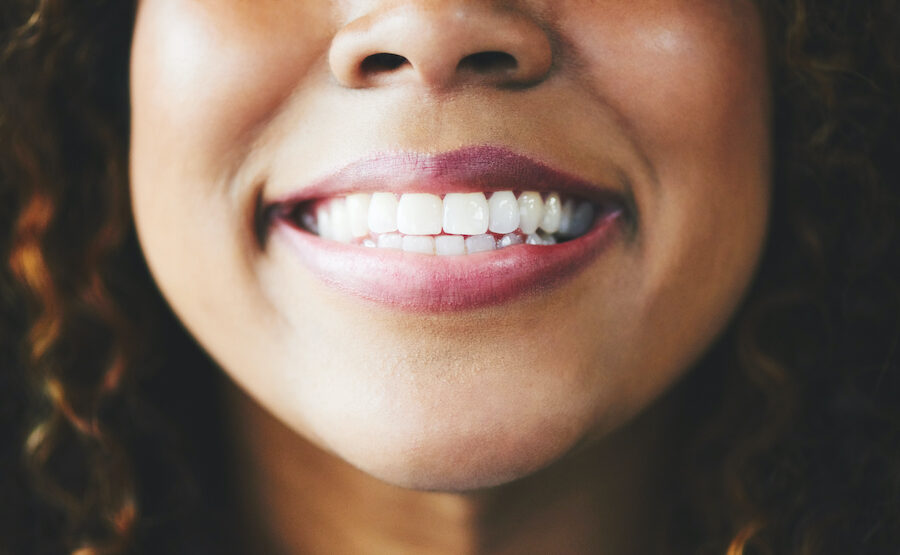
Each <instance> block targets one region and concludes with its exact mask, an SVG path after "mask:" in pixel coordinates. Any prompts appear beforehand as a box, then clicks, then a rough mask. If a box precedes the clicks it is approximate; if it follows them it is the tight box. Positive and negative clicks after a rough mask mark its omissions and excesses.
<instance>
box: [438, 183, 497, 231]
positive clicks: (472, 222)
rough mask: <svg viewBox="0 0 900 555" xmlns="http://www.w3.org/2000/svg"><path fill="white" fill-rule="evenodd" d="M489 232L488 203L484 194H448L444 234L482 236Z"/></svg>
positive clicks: (445, 197)
mask: <svg viewBox="0 0 900 555" xmlns="http://www.w3.org/2000/svg"><path fill="white" fill-rule="evenodd" d="M487 230H488V202H487V199H486V198H485V197H484V193H448V194H447V195H445V196H444V232H445V233H450V234H453V235H481V234H482V233H485V232H487Z"/></svg>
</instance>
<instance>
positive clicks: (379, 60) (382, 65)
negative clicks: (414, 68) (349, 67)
mask: <svg viewBox="0 0 900 555" xmlns="http://www.w3.org/2000/svg"><path fill="white" fill-rule="evenodd" d="M406 64H409V60H407V59H406V58H404V57H403V56H400V55H398V54H390V53H387V52H379V53H378V54H372V55H370V56H366V58H365V59H364V60H363V61H362V64H360V69H361V70H362V72H363V73H364V74H369V75H371V74H375V73H385V72H391V71H394V70H395V69H397V68H399V67H401V66H403V65H406Z"/></svg>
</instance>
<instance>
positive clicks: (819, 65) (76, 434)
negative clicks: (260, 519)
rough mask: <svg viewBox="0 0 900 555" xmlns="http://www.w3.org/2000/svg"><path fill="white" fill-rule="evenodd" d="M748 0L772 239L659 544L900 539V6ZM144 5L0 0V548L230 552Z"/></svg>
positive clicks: (732, 546) (791, 548)
mask: <svg viewBox="0 0 900 555" xmlns="http://www.w3.org/2000/svg"><path fill="white" fill-rule="evenodd" d="M757 3H758V4H759V6H760V10H761V12H762V13H763V17H764V19H765V21H766V27H767V30H768V34H769V36H768V44H769V48H768V52H769V57H770V64H769V65H770V72H771V75H772V82H773V84H774V85H773V87H774V90H773V97H774V99H775V104H774V141H773V145H774V146H773V148H774V154H775V169H774V175H773V179H774V189H773V190H774V193H773V198H772V214H773V215H772V220H771V224H770V225H771V228H770V236H769V242H768V245H767V248H766V253H765V255H764V258H763V261H762V263H761V267H760V269H759V272H758V275H757V278H756V280H755V282H754V285H753V287H752V289H751V291H750V292H749V294H748V296H747V299H746V301H745V303H744V305H743V306H742V307H741V309H740V310H739V312H738V313H737V315H736V316H735V318H734V319H733V321H732V323H731V324H730V325H729V327H728V328H727V329H726V330H725V331H724V333H723V335H722V336H721V337H720V338H719V340H718V341H717V343H716V345H715V346H714V347H713V348H712V350H711V351H710V352H709V353H708V354H707V355H706V357H705V358H704V360H703V361H701V362H700V363H699V364H698V365H697V368H696V369H695V370H694V371H693V372H692V373H691V374H690V375H689V376H688V377H687V378H686V380H685V381H684V382H683V383H682V384H680V385H679V391H680V393H681V395H683V397H684V399H686V401H687V402H686V403H685V410H683V411H682V412H681V415H680V418H681V419H682V421H681V422H679V423H678V428H679V429H680V430H681V436H680V437H679V438H678V440H677V441H679V445H680V446H682V448H680V449H679V450H678V452H679V456H680V457H681V460H680V461H673V462H675V463H676V464H673V465H672V468H673V472H676V473H678V477H679V480H677V481H675V483H677V484H678V486H677V487H674V488H673V490H672V491H669V492H666V493H667V496H666V497H667V498H668V499H670V500H671V501H670V503H671V511H670V512H671V515H672V516H671V518H670V519H669V522H668V525H667V526H666V535H665V536H664V538H663V539H662V541H663V542H664V544H663V545H665V547H664V548H662V551H664V552H669V553H716V554H725V553H727V554H729V555H737V554H751V553H797V554H811V553H889V552H895V551H896V550H897V549H898V546H900V395H898V394H900V363H898V352H897V351H898V342H900V267H898V266H900V229H898V223H897V220H898V216H900V3H898V1H897V0H866V1H865V2H859V1H855V0H757ZM134 10H135V6H134V3H133V2H123V1H113V0H87V1H84V2H79V3H77V5H76V3H75V2H72V1H68V2H67V1H63V0H7V1H6V2H4V3H3V4H2V5H0V253H2V261H3V262H2V264H0V499H2V501H0V554H2V555H5V554H12V553H15V554H24V553H70V554H77V555H95V554H96V555H99V554H107V553H108V554H114V553H126V552H127V553H207V552H216V553H218V552H224V551H225V549H224V548H223V546H222V545H214V544H213V542H212V540H211V538H212V537H214V536H215V534H213V533H212V532H211V529H212V526H213V525H214V524H215V523H216V519H218V518H225V516H224V515H223V514H221V511H219V512H216V511H210V510H207V509H209V508H210V507H215V506H219V505H227V500H223V499H222V496H223V495H227V488H223V487H222V486H221V484H222V483H225V482H226V478H227V475H226V474H225V473H226V472H227V470H221V469H220V470H210V469H216V468H219V467H221V465H216V464H211V463H208V461H210V460H213V459H214V457H215V454H216V453H218V452H220V451H221V450H222V439H221V436H219V435H217V430H218V429H219V427H220V426H219V425H217V418H216V414H217V412H216V411H217V408H216V401H215V400H214V399H215V395H213V394H211V393H210V392H211V391H215V388H216V387H217V385H216V384H218V382H219V380H220V379H221V378H220V377H219V374H218V373H217V372H216V371H215V369H214V367H213V365H212V364H211V363H210V362H209V360H208V359H207V358H206V357H205V356H204V355H203V354H202V353H201V352H200V350H199V349H198V348H197V347H196V346H195V345H194V344H193V342H192V341H191V340H190V338H189V337H188V335H187V333H186V332H185V331H184V330H183V329H182V328H181V327H180V326H179V324H178V323H177V321H176V320H175V318H174V317H173V316H172V315H171V313H170V312H169V310H168V309H167V308H166V306H165V303H164V302H163V301H162V299H161V296H160V295H159V293H158V292H157V290H156V289H155V286H154V285H153V283H152V280H151V279H150V277H149V273H148V271H147V269H146V267H145V265H144V263H143V260H142V258H141V255H140V251H139V248H138V244H137V240H136V238H135V232H134V229H133V223H132V221H131V216H130V210H129V203H128V201H129V199H128V187H127V154H128V126H129V122H128V71H127V69H128V54H129V44H130V40H131V33H132V24H133V19H134ZM163 370H165V371H163ZM173 373H177V374H178V384H179V387H178V391H177V392H174V393H173V391H172V389H173V388H169V387H167V385H168V384H166V382H165V379H166V378H165V377H166V376H171V375H172V374H173ZM188 399H190V401H188ZM196 399H207V400H208V401H203V402H206V403H209V406H202V407H198V406H197V402H196ZM222 490H225V492H226V493H221V492H222Z"/></svg>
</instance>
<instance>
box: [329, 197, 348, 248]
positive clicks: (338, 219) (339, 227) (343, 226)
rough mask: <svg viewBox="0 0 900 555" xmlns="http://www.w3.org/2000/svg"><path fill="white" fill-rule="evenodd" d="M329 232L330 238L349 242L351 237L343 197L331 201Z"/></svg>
mask: <svg viewBox="0 0 900 555" xmlns="http://www.w3.org/2000/svg"><path fill="white" fill-rule="evenodd" d="M331 234H332V239H334V240H335V241H340V242H341V243H349V242H350V240H351V239H352V238H353V233H352V232H351V231H350V216H349V214H348V213H347V203H345V202H344V199H335V200H333V201H331Z"/></svg>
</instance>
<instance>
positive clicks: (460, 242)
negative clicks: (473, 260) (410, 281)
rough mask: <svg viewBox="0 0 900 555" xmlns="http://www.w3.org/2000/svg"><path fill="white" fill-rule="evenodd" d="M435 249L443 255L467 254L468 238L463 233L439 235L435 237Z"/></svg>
mask: <svg viewBox="0 0 900 555" xmlns="http://www.w3.org/2000/svg"><path fill="white" fill-rule="evenodd" d="M434 250H435V252H437V254H439V255H442V256H456V255H459V254H466V240H465V238H464V237H462V236H461V235H438V236H437V237H435V238H434Z"/></svg>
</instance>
